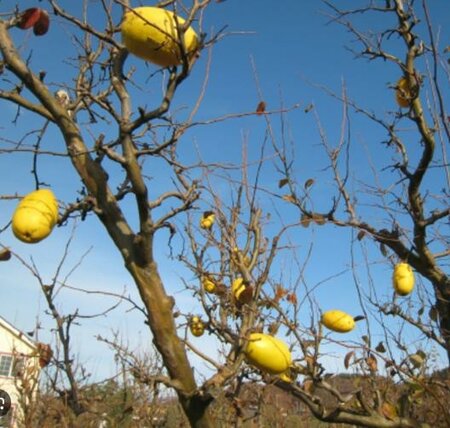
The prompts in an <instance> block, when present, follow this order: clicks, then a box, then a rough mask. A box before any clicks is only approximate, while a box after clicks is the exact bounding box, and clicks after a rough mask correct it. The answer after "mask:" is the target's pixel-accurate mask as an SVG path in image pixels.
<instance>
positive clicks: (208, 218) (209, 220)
mask: <svg viewBox="0 0 450 428" xmlns="http://www.w3.org/2000/svg"><path fill="white" fill-rule="evenodd" d="M215 219H216V216H215V215H214V213H213V212H212V211H205V212H204V213H203V217H202V219H201V220H200V227H201V228H202V229H208V230H209V229H211V227H212V225H213V224H214V221H215Z"/></svg>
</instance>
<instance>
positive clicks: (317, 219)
mask: <svg viewBox="0 0 450 428" xmlns="http://www.w3.org/2000/svg"><path fill="white" fill-rule="evenodd" d="M312 220H313V221H314V223H316V224H317V225H319V226H322V225H324V224H325V223H326V222H327V219H326V218H325V216H324V215H322V214H317V213H314V214H313V215H312Z"/></svg>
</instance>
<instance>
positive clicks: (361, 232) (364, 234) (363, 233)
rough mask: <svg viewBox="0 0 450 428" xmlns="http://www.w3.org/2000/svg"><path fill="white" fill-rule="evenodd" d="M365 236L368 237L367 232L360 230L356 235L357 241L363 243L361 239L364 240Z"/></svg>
mask: <svg viewBox="0 0 450 428" xmlns="http://www.w3.org/2000/svg"><path fill="white" fill-rule="evenodd" d="M364 236H366V231H365V230H360V231H359V232H358V235H356V239H357V240H358V241H361V239H363V238H364Z"/></svg>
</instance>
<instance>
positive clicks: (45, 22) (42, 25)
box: [33, 9, 50, 36]
mask: <svg viewBox="0 0 450 428" xmlns="http://www.w3.org/2000/svg"><path fill="white" fill-rule="evenodd" d="M49 27H50V17H49V16H48V13H47V12H46V11H45V10H43V9H41V14H40V16H39V19H38V21H37V22H36V24H34V27H33V33H34V35H35V36H43V35H44V34H46V33H47V31H48V29H49Z"/></svg>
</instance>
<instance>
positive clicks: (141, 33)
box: [120, 6, 199, 67]
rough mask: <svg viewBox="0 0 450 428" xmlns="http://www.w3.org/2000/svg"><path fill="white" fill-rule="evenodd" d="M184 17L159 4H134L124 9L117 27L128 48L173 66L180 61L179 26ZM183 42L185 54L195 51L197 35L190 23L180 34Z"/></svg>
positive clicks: (135, 52)
mask: <svg viewBox="0 0 450 428" xmlns="http://www.w3.org/2000/svg"><path fill="white" fill-rule="evenodd" d="M184 22H185V20H184V19H183V18H181V17H179V16H175V15H174V13H173V12H171V11H169V10H165V9H162V8H159V7H150V6H143V7H136V8H134V9H131V10H128V11H127V12H125V14H124V17H123V21H122V25H121V26H120V30H121V33H122V41H123V43H124V45H125V47H126V48H127V50H128V51H129V52H131V53H132V54H133V55H136V56H137V57H139V58H142V59H144V60H146V61H150V62H152V63H154V64H156V65H159V66H161V67H172V66H175V65H179V64H181V62H182V55H181V49H180V37H179V31H178V29H179V27H180V26H182V25H183V24H184ZM183 45H184V48H185V50H186V53H187V55H188V56H192V55H194V54H195V53H196V52H197V49H198V47H199V42H198V37H197V34H196V33H195V31H194V30H193V29H192V27H189V28H188V29H187V30H186V31H185V32H184V34H183Z"/></svg>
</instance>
